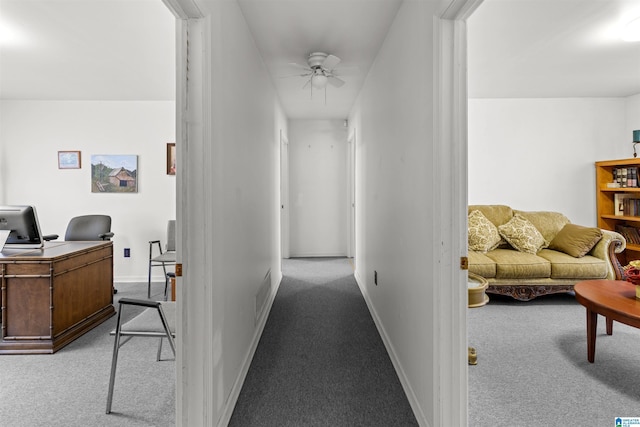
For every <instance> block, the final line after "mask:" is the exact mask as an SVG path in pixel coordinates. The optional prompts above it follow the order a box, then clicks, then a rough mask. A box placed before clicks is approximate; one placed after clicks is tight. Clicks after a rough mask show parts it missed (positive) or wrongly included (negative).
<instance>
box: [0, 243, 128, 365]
mask: <svg viewBox="0 0 640 427" xmlns="http://www.w3.org/2000/svg"><path fill="white" fill-rule="evenodd" d="M0 287H1V288H0V289H1V291H2V292H0V296H1V299H0V307H1V308H2V329H1V333H0V354H11V353H13V354H16V353H18V354H24V353H54V352H55V351H57V350H59V349H60V348H62V347H63V346H65V345H67V344H69V343H70V342H71V341H73V340H74V339H76V338H78V337H79V336H81V335H82V334H84V333H85V332H87V331H88V330H90V329H92V328H94V327H95V326H97V325H99V324H100V323H102V322H103V321H105V320H106V319H107V318H109V317H110V316H112V315H113V314H115V309H114V307H113V244H112V242H110V241H105V242H47V243H46V244H45V247H44V248H43V249H5V250H4V251H2V252H0Z"/></svg>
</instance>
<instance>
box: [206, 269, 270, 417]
mask: <svg viewBox="0 0 640 427" xmlns="http://www.w3.org/2000/svg"><path fill="white" fill-rule="evenodd" d="M281 283H282V279H280V281H278V284H277V285H276V286H274V287H273V288H272V291H271V294H270V295H269V299H268V301H267V304H266V307H265V308H264V309H263V310H262V314H261V315H260V318H259V319H258V324H257V326H256V330H255V332H254V334H253V338H252V339H251V344H250V346H249V349H248V350H247V354H246V355H245V357H244V359H243V361H242V366H241V367H240V372H239V373H238V376H237V377H236V380H235V381H234V383H233V387H232V388H231V392H230V393H229V397H228V398H227V401H226V402H225V405H224V407H223V408H222V411H221V415H220V421H219V422H218V424H217V426H218V427H224V426H226V425H228V424H229V421H231V416H232V415H233V409H234V408H235V405H236V402H237V401H238V397H239V396H240V391H242V385H243V384H244V380H245V379H246V378H247V373H248V372H249V368H250V367H251V361H252V360H253V356H254V355H255V353H256V349H257V348H258V343H259V342H260V338H261V337H262V332H263V331H264V327H265V325H266V324H267V319H268V317H269V313H271V307H272V306H273V301H274V300H275V298H276V294H277V293H278V289H280V284H281Z"/></svg>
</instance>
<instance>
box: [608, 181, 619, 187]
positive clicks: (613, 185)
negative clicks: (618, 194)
mask: <svg viewBox="0 0 640 427" xmlns="http://www.w3.org/2000/svg"><path fill="white" fill-rule="evenodd" d="M607 188H620V184H619V183H617V182H607Z"/></svg>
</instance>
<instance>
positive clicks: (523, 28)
mask: <svg viewBox="0 0 640 427" xmlns="http://www.w3.org/2000/svg"><path fill="white" fill-rule="evenodd" d="M638 17H640V1H639V0H485V1H484V3H482V4H481V5H480V7H478V9H477V10H476V11H475V12H474V14H473V15H472V16H471V18H469V21H468V60H469V63H468V75H469V96H470V97H473V98H476V97H480V98H503V97H504V98H539V97H621V96H629V95H635V94H638V93H640V42H633V43H629V42H624V41H622V40H621V38H620V32H621V29H622V27H623V25H624V24H626V23H627V22H629V21H631V20H632V19H633V18H638Z"/></svg>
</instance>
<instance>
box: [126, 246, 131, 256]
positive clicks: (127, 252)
mask: <svg viewBox="0 0 640 427" xmlns="http://www.w3.org/2000/svg"><path fill="white" fill-rule="evenodd" d="M130 256H131V249H129V248H124V257H125V258H129V257H130Z"/></svg>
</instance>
